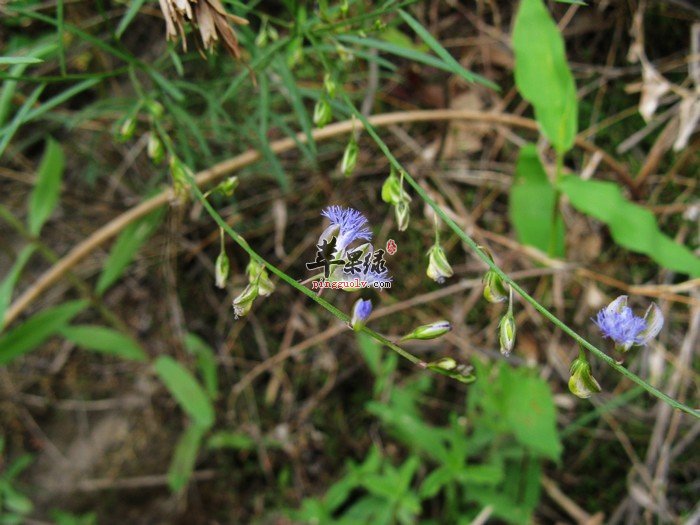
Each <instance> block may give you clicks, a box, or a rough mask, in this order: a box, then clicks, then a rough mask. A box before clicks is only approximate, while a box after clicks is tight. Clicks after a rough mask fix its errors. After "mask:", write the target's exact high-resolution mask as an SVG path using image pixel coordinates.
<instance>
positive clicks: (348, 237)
mask: <svg viewBox="0 0 700 525" xmlns="http://www.w3.org/2000/svg"><path fill="white" fill-rule="evenodd" d="M321 215H323V216H324V217H327V218H328V219H330V221H331V226H330V228H332V229H335V228H337V229H338V231H337V235H338V240H337V245H336V250H337V251H338V252H342V251H343V250H344V249H345V248H347V246H348V245H350V243H352V242H354V241H357V240H364V241H369V240H371V239H372V232H371V231H370V229H369V228H368V227H367V218H366V217H365V216H364V215H362V213H360V212H359V211H357V210H355V209H353V208H344V207H342V206H329V207H328V208H326V209H324V210H323V212H321Z"/></svg>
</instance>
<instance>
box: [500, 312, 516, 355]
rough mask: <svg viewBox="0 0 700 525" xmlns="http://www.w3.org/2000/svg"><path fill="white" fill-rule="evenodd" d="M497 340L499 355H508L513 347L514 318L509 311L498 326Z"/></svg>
mask: <svg viewBox="0 0 700 525" xmlns="http://www.w3.org/2000/svg"><path fill="white" fill-rule="evenodd" d="M498 340H499V342H500V344H501V353H502V354H503V355H505V356H508V355H510V353H511V351H512V350H513V346H515V318H514V317H513V311H512V310H511V309H509V310H508V312H507V313H506V315H504V316H503V318H502V319H501V322H500V323H499V324H498Z"/></svg>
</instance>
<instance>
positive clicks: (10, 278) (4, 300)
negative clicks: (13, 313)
mask: <svg viewBox="0 0 700 525" xmlns="http://www.w3.org/2000/svg"><path fill="white" fill-rule="evenodd" d="M34 250H35V246H34V245H33V244H29V245H27V246H25V247H24V248H22V251H21V252H19V255H18V256H17V259H16V260H15V263H14V264H13V265H12V268H11V269H10V271H9V272H8V273H7V276H6V277H5V279H3V281H2V282H1V283H0V332H1V331H2V328H3V327H4V326H5V312H6V311H7V307H8V306H9V305H10V301H11V300H12V291H13V290H14V289H15V284H17V279H19V276H20V274H21V273H22V270H23V269H24V266H25V265H26V264H27V262H28V261H29V258H30V257H31V256H32V254H33V253H34Z"/></svg>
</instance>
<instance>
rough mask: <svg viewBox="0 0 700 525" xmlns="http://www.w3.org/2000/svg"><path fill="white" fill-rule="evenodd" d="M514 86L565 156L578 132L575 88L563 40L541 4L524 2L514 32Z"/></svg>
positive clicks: (557, 148) (530, 0)
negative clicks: (530, 105) (529, 104)
mask: <svg viewBox="0 0 700 525" xmlns="http://www.w3.org/2000/svg"><path fill="white" fill-rule="evenodd" d="M513 49H514V51H515V83H516V84H517V86H518V90H519V91H520V94H521V95H522V96H523V98H524V99H525V100H527V101H528V102H530V103H531V104H532V106H533V107H534V108H535V117H536V118H537V122H538V123H539V124H540V127H541V128H542V133H543V134H544V135H545V136H546V137H547V139H548V140H549V141H550V142H551V143H552V145H553V146H554V147H555V149H556V150H557V151H559V152H560V153H563V152H565V151H567V150H569V149H571V146H572V145H573V143H574V138H575V137H576V131H577V129H578V102H577V100H576V84H575V83H574V77H573V75H572V74H571V70H570V69H569V65H568V63H567V62H566V53H565V51H564V40H563V39H562V37H561V34H560V33H559V29H557V26H556V24H555V23H554V20H552V17H551V16H550V15H549V13H548V12H547V9H546V7H545V5H544V3H543V2H542V0H522V2H521V3H520V9H519V10H518V13H517V15H516V18H515V28H514V29H513Z"/></svg>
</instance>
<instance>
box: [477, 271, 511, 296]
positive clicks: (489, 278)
mask: <svg viewBox="0 0 700 525" xmlns="http://www.w3.org/2000/svg"><path fill="white" fill-rule="evenodd" d="M483 283H484V299H486V300H487V301H488V302H490V303H502V302H503V301H505V300H506V299H508V292H507V291H506V287H505V284H504V283H503V279H501V277H500V276H499V275H498V274H497V273H496V272H494V271H493V270H489V271H487V272H486V273H485V274H484V279H483Z"/></svg>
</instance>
